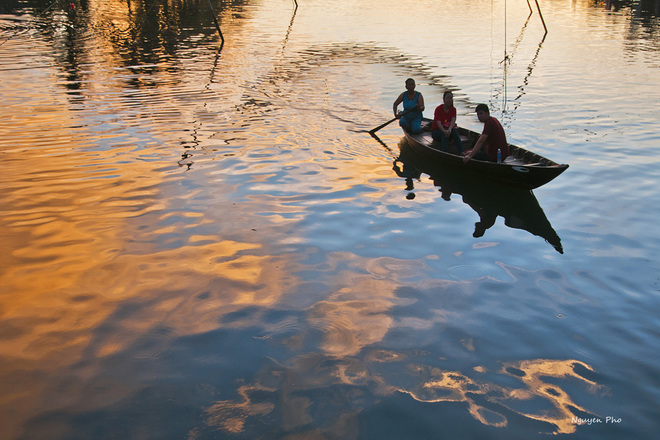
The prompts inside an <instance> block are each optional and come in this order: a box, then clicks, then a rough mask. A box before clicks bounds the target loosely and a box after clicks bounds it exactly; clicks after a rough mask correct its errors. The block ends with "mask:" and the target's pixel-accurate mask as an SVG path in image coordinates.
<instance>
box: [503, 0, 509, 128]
mask: <svg viewBox="0 0 660 440" xmlns="http://www.w3.org/2000/svg"><path fill="white" fill-rule="evenodd" d="M506 31H507V20H506V0H504V93H503V94H502V96H503V99H504V102H503V105H502V116H504V114H505V113H506V102H507V93H506V92H507V86H506V85H507V84H506V79H507V78H506V74H507V64H508V62H509V56H508V55H507V53H506Z"/></svg>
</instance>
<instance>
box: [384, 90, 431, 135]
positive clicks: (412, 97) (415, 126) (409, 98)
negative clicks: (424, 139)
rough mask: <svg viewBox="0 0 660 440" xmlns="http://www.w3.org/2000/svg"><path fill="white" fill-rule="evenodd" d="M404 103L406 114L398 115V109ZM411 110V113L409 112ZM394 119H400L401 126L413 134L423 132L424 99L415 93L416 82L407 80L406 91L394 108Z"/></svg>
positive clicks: (397, 99) (397, 100) (395, 102)
mask: <svg viewBox="0 0 660 440" xmlns="http://www.w3.org/2000/svg"><path fill="white" fill-rule="evenodd" d="M401 103H403V111H404V113H405V112H407V113H405V114H400V113H397V107H398V106H399V104H401ZM408 110H410V111H408ZM392 111H393V112H394V117H395V118H397V119H399V125H400V126H401V128H403V129H404V130H406V131H409V132H411V133H413V134H419V133H421V132H422V112H423V111H424V97H423V96H422V94H421V93H419V92H416V91H415V80H414V79H412V78H408V79H407V80H406V91H405V92H403V93H402V94H400V95H399V97H398V98H396V100H395V101H394V105H393V106H392Z"/></svg>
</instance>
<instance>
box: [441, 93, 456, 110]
mask: <svg viewBox="0 0 660 440" xmlns="http://www.w3.org/2000/svg"><path fill="white" fill-rule="evenodd" d="M442 102H444V104H445V105H446V106H447V107H451V106H453V105H454V94H453V93H452V92H451V91H449V90H447V91H446V92H445V93H444V94H443V95H442Z"/></svg>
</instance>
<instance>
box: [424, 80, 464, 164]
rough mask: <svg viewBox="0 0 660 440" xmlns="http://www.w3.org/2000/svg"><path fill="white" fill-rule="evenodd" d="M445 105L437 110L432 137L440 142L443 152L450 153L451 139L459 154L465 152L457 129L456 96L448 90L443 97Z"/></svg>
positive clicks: (441, 105)
mask: <svg viewBox="0 0 660 440" xmlns="http://www.w3.org/2000/svg"><path fill="white" fill-rule="evenodd" d="M442 101H443V103H442V104H440V105H439V106H438V107H436V109H435V115H434V116H433V126H432V127H431V136H433V139H434V140H436V141H439V142H440V145H441V148H442V151H444V152H446V153H449V139H450V138H452V137H453V139H454V145H456V149H457V150H458V154H461V153H462V152H463V144H462V143H461V136H460V135H459V134H458V130H457V128H456V107H454V94H453V93H452V92H450V91H449V90H447V91H446V92H445V94H444V95H443V96H442Z"/></svg>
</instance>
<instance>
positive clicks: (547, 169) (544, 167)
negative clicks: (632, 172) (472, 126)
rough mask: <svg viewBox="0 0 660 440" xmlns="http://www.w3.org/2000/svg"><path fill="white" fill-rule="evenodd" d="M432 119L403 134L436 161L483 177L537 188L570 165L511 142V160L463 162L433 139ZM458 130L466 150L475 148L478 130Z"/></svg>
mask: <svg viewBox="0 0 660 440" xmlns="http://www.w3.org/2000/svg"><path fill="white" fill-rule="evenodd" d="M430 123H431V121H430V120H428V119H425V120H424V123H423V127H424V128H425V130H424V131H422V133H420V134H412V133H410V132H407V131H406V130H404V134H405V136H406V140H407V141H408V144H409V145H410V146H411V147H412V148H413V150H415V151H416V152H417V153H418V154H420V155H422V156H424V157H425V158H427V159H428V160H429V161H431V162H433V163H436V164H440V165H443V166H449V167H454V168H460V169H462V170H464V171H465V172H469V173H472V174H475V175H477V176H479V177H480V178H484V179H488V180H491V181H495V182H498V183H502V184H505V185H509V186H515V187H518V188H525V189H534V188H538V187H539V186H541V185H545V184H546V183H548V182H550V181H551V180H552V179H554V178H555V177H557V176H558V175H560V174H561V173H563V172H564V171H566V169H567V168H568V165H566V164H558V163H556V162H553V161H552V160H550V159H547V158H545V157H543V156H540V155H538V154H536V153H533V152H531V151H529V150H526V149H524V148H521V147H517V146H515V145H511V144H509V150H510V153H511V157H512V158H513V160H512V161H511V162H508V161H507V162H505V163H495V162H488V161H482V160H477V159H471V160H470V161H468V162H467V163H464V162H463V157H462V156H460V155H457V154H454V153H451V152H449V153H448V152H444V151H442V150H440V149H439V147H440V145H439V143H438V142H434V141H433V138H432V137H431V132H430V131H428V129H426V127H428V126H429V124H430ZM459 133H460V135H461V138H462V139H463V148H464V149H466V150H467V149H470V148H472V147H473V146H474V143H475V142H476V140H477V139H478V137H479V134H478V133H476V132H474V131H471V130H467V129H465V128H462V127H461V128H459Z"/></svg>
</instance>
